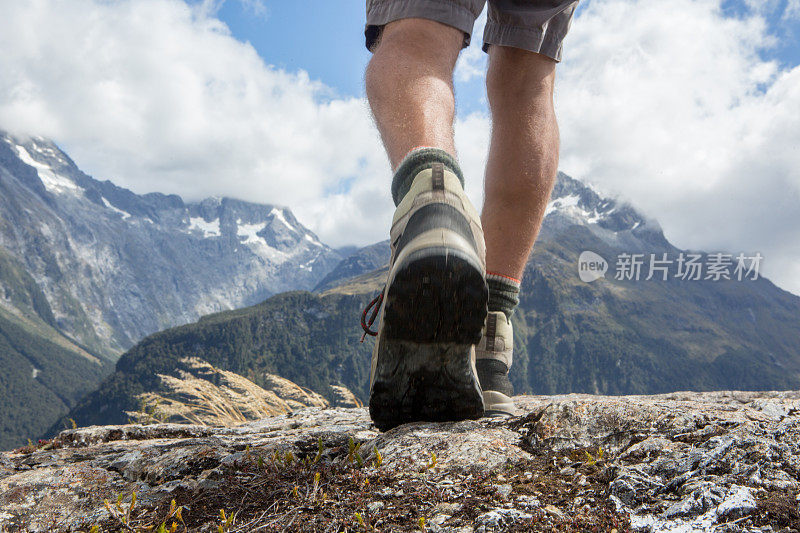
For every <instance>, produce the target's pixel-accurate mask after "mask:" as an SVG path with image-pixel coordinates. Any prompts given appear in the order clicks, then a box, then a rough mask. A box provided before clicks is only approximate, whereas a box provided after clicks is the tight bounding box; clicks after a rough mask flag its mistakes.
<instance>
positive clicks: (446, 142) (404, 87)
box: [365, 18, 464, 169]
mask: <svg viewBox="0 0 800 533" xmlns="http://www.w3.org/2000/svg"><path fill="white" fill-rule="evenodd" d="M463 42H464V34H463V32H461V31H460V30H457V29H456V28H453V27H451V26H447V25H445V24H440V23H438V22H434V21H431V20H426V19H417V18H412V19H402V20H398V21H395V22H390V23H389V24H387V25H386V26H385V27H384V28H383V32H382V34H381V37H380V41H379V42H378V44H377V45H376V48H375V50H374V53H373V55H372V59H371V60H370V62H369V65H368V66H367V71H366V75H365V84H366V91H367V98H368V99H369V104H370V107H371V108H372V114H373V116H374V118H375V124H376V125H377V127H378V131H380V134H381V139H382V140H383V144H384V146H385V147H386V152H387V153H388V155H389V160H390V162H391V165H392V169H395V168H397V166H398V165H399V164H400V161H402V159H403V157H404V156H405V155H406V154H407V153H408V152H409V151H410V150H412V149H413V148H416V147H418V146H431V147H436V148H441V149H443V150H445V151H447V152H449V153H450V154H451V155H454V156H455V143H454V140H453V119H454V115H455V98H454V95H453V69H454V68H455V63H456V59H457V58H458V53H459V51H460V50H461V46H462V44H463Z"/></svg>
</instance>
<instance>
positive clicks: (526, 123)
mask: <svg viewBox="0 0 800 533" xmlns="http://www.w3.org/2000/svg"><path fill="white" fill-rule="evenodd" d="M555 66H556V63H555V61H553V60H552V59H550V58H548V57H546V56H543V55H540V54H536V53H533V52H528V51H526V50H521V49H518V48H510V47H505V46H491V47H490V48H489V71H488V73H487V76H486V87H487V93H488V96H489V105H490V108H491V111H492V139H491V144H490V149H489V159H488V161H487V165H486V183H485V200H484V206H483V213H482V215H481V220H482V223H483V231H484V234H485V236H486V269H487V271H489V272H492V273H496V274H502V275H504V276H509V277H512V278H515V279H521V278H522V272H523V270H524V268H525V263H526V262H527V261H528V256H529V254H530V251H531V249H532V247H533V243H534V242H535V241H536V236H537V235H538V233H539V229H540V228H541V224H542V218H543V217H544V211H545V208H546V207H547V201H548V199H549V198H550V192H551V191H552V189H553V185H554V183H555V179H556V173H557V172H558V149H559V140H558V124H557V123H556V116H555V110H554V109H553V84H554V81H555Z"/></svg>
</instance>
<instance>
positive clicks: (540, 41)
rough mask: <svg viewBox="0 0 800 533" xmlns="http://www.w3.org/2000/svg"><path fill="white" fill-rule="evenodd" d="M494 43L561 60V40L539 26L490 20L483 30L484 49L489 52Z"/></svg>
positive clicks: (557, 60)
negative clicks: (557, 39)
mask: <svg viewBox="0 0 800 533" xmlns="http://www.w3.org/2000/svg"><path fill="white" fill-rule="evenodd" d="M493 44H495V45H497V46H510V47H512V48H520V49H522V50H527V51H529V52H535V53H537V54H542V55H545V56H547V57H549V58H550V59H552V60H553V61H555V62H557V63H558V62H560V61H561V51H562V44H561V41H560V40H559V41H555V40H553V39H552V38H549V36H548V34H547V33H546V32H542V31H541V30H539V29H538V28H537V29H530V28H519V27H516V26H508V25H503V24H498V23H497V22H494V21H491V20H490V21H488V22H487V23H486V28H485V29H484V31H483V51H484V52H488V50H489V46H490V45H493Z"/></svg>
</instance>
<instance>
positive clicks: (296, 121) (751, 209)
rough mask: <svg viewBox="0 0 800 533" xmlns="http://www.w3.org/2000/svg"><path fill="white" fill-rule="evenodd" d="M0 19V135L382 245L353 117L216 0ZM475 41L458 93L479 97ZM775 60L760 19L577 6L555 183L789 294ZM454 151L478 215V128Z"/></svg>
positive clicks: (376, 150)
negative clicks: (751, 270)
mask: <svg viewBox="0 0 800 533" xmlns="http://www.w3.org/2000/svg"><path fill="white" fill-rule="evenodd" d="M253 1H254V2H255V3H256V4H259V5H264V4H263V3H261V2H260V1H256V0H253ZM797 1H798V0H790V1H789V3H787V4H786V9H785V11H784V14H786V13H792V10H793V9H794V10H798V9H800V8H798V4H797ZM0 2H2V4H3V5H2V9H1V11H2V12H3V17H2V18H0V46H2V49H3V54H0V128H6V129H14V130H17V131H20V132H25V133H32V134H42V135H46V136H50V137H53V138H55V139H57V140H59V141H60V142H61V143H62V144H63V145H64V147H65V148H66V149H67V150H68V151H69V153H70V154H71V155H72V156H73V157H74V158H75V159H76V160H77V161H78V162H79V164H80V165H81V166H82V167H84V168H86V169H88V170H90V171H91V172H92V173H93V174H94V175H95V176H96V177H98V178H100V179H112V180H113V181H115V182H117V183H119V184H120V185H123V186H127V187H129V188H131V189H133V190H135V191H137V192H149V191H162V192H175V193H179V194H181V195H182V196H184V197H185V198H189V199H199V198H201V197H205V196H210V195H221V194H223V195H229V196H235V197H239V198H244V199H248V200H252V201H258V202H266V203H279V204H284V205H288V206H290V207H291V208H292V209H293V210H294V211H295V212H296V213H297V214H298V217H299V218H300V220H301V221H303V222H304V223H306V224H307V225H309V226H310V227H312V229H314V230H315V231H317V232H318V233H319V234H320V236H321V238H322V239H323V240H324V241H326V242H329V243H332V244H335V245H338V244H345V243H353V242H354V243H362V244H366V243H369V242H374V241H377V240H381V239H384V238H385V236H386V233H387V228H388V224H389V219H390V217H391V212H392V205H391V200H390V198H389V194H388V188H389V179H390V177H389V168H388V165H387V163H386V161H385V156H384V155H383V151H382V148H381V147H380V144H379V141H378V136H377V133H376V131H375V130H374V127H373V126H372V123H371V120H370V118H369V113H368V111H367V109H366V105H365V103H364V102H363V101H362V100H360V99H355V98H332V97H331V94H332V92H331V91H330V90H329V88H327V87H325V86H324V85H322V84H320V83H317V82H314V81H311V80H310V79H309V78H308V76H307V75H306V74H305V73H303V72H302V71H300V72H295V73H291V72H285V71H282V70H279V69H276V68H273V67H270V66H268V65H267V64H265V62H264V61H263V59H262V58H260V57H259V56H258V55H257V53H256V52H255V50H254V49H253V48H252V47H250V45H248V44H244V43H241V42H238V41H237V40H236V39H234V38H233V37H232V36H231V35H230V34H229V32H228V30H227V28H226V27H225V26H224V25H223V24H222V23H221V22H219V21H218V20H216V19H215V18H214V17H213V16H212V13H213V12H214V9H217V8H218V6H219V5H220V3H219V0H216V1H214V0H205V1H203V2H199V3H195V4H193V6H189V5H187V4H185V3H183V2H181V1H180V0H115V1H113V2H109V1H106V0H72V1H71V2H69V3H65V2H59V1H57V0H29V1H26V2H12V1H10V0H0ZM245 5H247V4H245ZM254 5H255V4H254ZM484 23H485V13H484V15H483V16H482V18H481V19H479V21H478V23H477V24H476V31H475V33H474V43H473V45H472V47H470V48H469V49H468V50H467V51H465V54H464V55H463V56H462V58H461V59H460V60H459V64H458V69H457V72H456V77H457V79H458V80H459V81H460V82H462V81H469V80H473V81H479V79H480V77H482V74H481V73H482V70H483V68H484V64H485V57H484V56H483V55H482V54H481V53H480V52H478V51H477V49H478V48H479V46H480V40H481V31H480V28H481V25H482V24H484ZM773 44H774V37H773V36H771V35H770V32H769V29H768V26H767V25H766V23H765V21H764V20H763V18H762V16H761V15H759V14H758V13H754V14H753V13H751V14H750V15H747V16H745V17H739V18H736V19H731V18H725V16H724V14H723V10H722V9H721V0H673V1H671V2H666V3H665V2H652V1H651V0H593V1H592V2H590V3H589V4H588V5H587V6H586V8H584V9H583V10H582V12H581V15H580V16H579V18H578V19H577V20H576V21H575V22H574V23H573V25H572V30H571V33H570V35H569V36H568V38H567V42H566V46H565V53H564V61H563V63H562V64H561V65H560V67H559V80H558V86H557V101H558V111H559V117H560V123H561V132H562V165H561V166H562V168H563V169H564V170H565V171H567V172H569V173H572V174H573V175H575V176H576V177H580V178H586V179H588V180H590V181H591V182H593V183H594V184H596V185H597V186H598V187H599V188H601V189H603V190H606V191H609V192H611V193H614V194H619V195H621V196H624V197H626V198H628V199H630V200H632V201H633V202H634V203H635V204H636V205H638V206H640V207H641V208H642V210H643V211H645V212H646V213H648V214H650V215H652V216H654V217H656V218H658V219H659V220H660V221H661V222H662V225H663V227H664V229H665V232H666V234H667V237H668V238H669V239H670V240H672V241H673V242H674V243H675V244H676V245H678V246H681V247H694V248H702V249H706V250H711V251H713V250H716V249H726V250H730V251H735V252H738V251H745V252H749V251H760V252H761V253H762V254H763V255H764V257H765V260H764V267H765V269H766V272H767V274H768V275H769V276H771V277H772V278H773V279H774V280H775V281H776V282H777V283H778V284H779V285H781V286H783V287H786V288H789V289H791V290H793V291H795V292H798V293H800V266H799V265H800V244H798V243H800V171H798V169H800V148H799V147H800V114H798V113H797V109H800V67H795V68H793V69H783V70H782V69H781V67H780V66H779V65H778V64H776V63H772V62H768V61H764V60H763V59H761V57H760V55H759V52H760V51H761V50H762V48H765V47H769V46H772V45H773ZM476 77H477V79H476ZM456 133H457V144H458V147H459V152H460V154H461V158H462V160H463V165H464V167H465V170H466V173H467V175H468V176H470V179H469V180H468V182H467V183H468V184H467V190H468V193H469V194H470V196H471V197H472V198H473V199H474V200H476V203H477V202H479V201H480V197H481V191H480V186H481V180H480V179H479V176H482V173H483V171H482V169H483V163H484V161H485V157H486V146H487V142H488V135H489V129H488V119H487V117H486V116H485V115H484V114H481V113H477V114H471V115H468V116H466V117H462V119H460V120H459V122H458V124H457V126H456Z"/></svg>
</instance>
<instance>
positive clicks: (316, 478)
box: [311, 472, 322, 499]
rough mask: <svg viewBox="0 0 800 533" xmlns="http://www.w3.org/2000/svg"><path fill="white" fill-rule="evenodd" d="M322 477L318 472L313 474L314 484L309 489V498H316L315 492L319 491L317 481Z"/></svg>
mask: <svg viewBox="0 0 800 533" xmlns="http://www.w3.org/2000/svg"><path fill="white" fill-rule="evenodd" d="M321 477H322V475H321V474H320V473H319V472H314V484H313V485H312V488H311V498H312V499H316V497H317V490H319V480H320V478H321Z"/></svg>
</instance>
